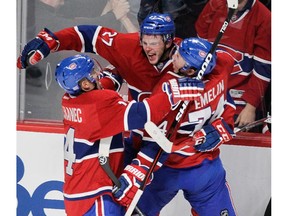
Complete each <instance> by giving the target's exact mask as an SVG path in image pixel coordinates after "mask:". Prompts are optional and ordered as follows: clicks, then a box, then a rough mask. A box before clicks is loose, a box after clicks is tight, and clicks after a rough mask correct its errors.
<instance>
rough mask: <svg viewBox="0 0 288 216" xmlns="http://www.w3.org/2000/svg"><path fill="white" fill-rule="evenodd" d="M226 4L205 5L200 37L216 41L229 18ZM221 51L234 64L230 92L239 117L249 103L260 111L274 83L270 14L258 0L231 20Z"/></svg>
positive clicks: (199, 24) (220, 1) (213, 1)
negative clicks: (232, 59)
mask: <svg viewBox="0 0 288 216" xmlns="http://www.w3.org/2000/svg"><path fill="white" fill-rule="evenodd" d="M226 3H227V1H226V0H211V1H209V3H208V4H206V6H205V7H204V9H203V11H202V12H201V14H200V15H199V17H198V20H197V22H196V24H195V27H196V30H197V34H198V36H199V37H201V38H205V39H208V40H209V41H214V39H215V37H216V36H217V34H218V32H219V30H220V29H221V27H222V25H223V22H224V20H225V18H226V17H227V11H228V9H227V6H226ZM219 48H220V49H222V50H225V51H226V52H228V53H230V55H231V56H232V57H233V58H234V60H235V65H234V69H233V72H232V73H231V76H230V78H229V86H228V88H229V89H230V93H231V96H232V97H233V99H234V101H235V104H236V105H237V111H236V114H238V113H239V112H240V111H241V110H242V109H243V107H244V106H245V104H246V102H248V103H250V104H251V105H253V106H255V107H256V108H257V107H258V106H259V105H260V103H261V101H262V99H263V97H264V95H265V91H266V89H267V87H268V85H269V83H270V80H271V12H270V11H269V10H268V9H267V8H266V7H265V6H264V5H263V4H262V3H261V2H259V1H258V0H248V3H247V5H246V6H245V8H244V10H243V11H239V12H238V13H237V14H236V15H234V16H233V17H232V19H231V21H230V23H229V25H228V27H227V29H226V31H225V33H224V35H223V37H222V39H221V40H220V44H219Z"/></svg>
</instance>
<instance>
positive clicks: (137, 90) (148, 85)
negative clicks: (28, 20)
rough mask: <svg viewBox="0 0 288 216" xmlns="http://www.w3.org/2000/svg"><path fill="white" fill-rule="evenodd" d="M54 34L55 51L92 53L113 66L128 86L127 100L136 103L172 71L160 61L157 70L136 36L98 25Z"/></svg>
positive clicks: (165, 63) (171, 68) (69, 29)
mask: <svg viewBox="0 0 288 216" xmlns="http://www.w3.org/2000/svg"><path fill="white" fill-rule="evenodd" d="M55 35H56V36H57V37H58V39H59V41H60V47H59V49H58V51H60V50H76V51H79V52H90V53H96V54H98V55H100V56H101V57H103V58H104V59H106V60H107V61H109V62H110V63H111V64H112V65H114V66H115V67H116V68H117V71H118V73H119V75H120V76H121V77H122V78H123V79H124V80H126V82H127V84H128V89H129V96H130V98H131V97H132V98H133V99H134V100H136V101H142V100H143V98H145V97H148V96H149V95H150V94H151V92H152V89H153V87H154V86H155V85H156V84H157V82H158V81H159V79H160V78H161V77H162V76H163V75H164V74H165V73H166V72H167V71H169V70H173V67H172V61H171V60H168V61H167V62H164V63H163V65H161V69H158V68H157V67H156V66H153V65H151V64H150V63H149V61H148V59H147V57H146V55H145V53H144V52H143V50H142V46H140V38H139V33H128V34H127V33H119V32H116V31H114V30H112V29H109V28H105V27H102V26H96V25H95V26H87V25H83V26H75V27H71V28H66V29H63V30H60V31H58V32H56V33H55ZM179 40H180V39H175V42H176V41H179Z"/></svg>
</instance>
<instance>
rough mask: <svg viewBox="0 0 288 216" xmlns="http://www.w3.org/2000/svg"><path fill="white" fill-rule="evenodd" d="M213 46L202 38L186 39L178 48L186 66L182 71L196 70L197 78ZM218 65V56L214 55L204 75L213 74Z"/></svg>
mask: <svg viewBox="0 0 288 216" xmlns="http://www.w3.org/2000/svg"><path fill="white" fill-rule="evenodd" d="M211 47H212V44H211V43H210V42H209V41H207V40H204V39H201V38H196V37H194V38H193V37H192V38H187V39H184V40H183V41H182V42H181V43H180V46H179V48H178V52H179V54H180V55H181V56H182V58H183V59H184V60H185V62H186V64H185V65H184V67H183V68H181V70H183V71H186V70H189V69H194V70H196V71H197V73H195V76H197V75H198V72H199V70H200V69H201V68H200V67H201V66H202V63H203V62H204V60H205V58H206V56H207V54H208V53H209V52H210V50H211ZM215 65H216V54H215V53H214V54H213V55H212V59H211V61H210V62H209V64H208V65H207V67H206V70H205V72H204V74H203V75H206V74H209V73H211V71H212V70H213V68H214V67H215Z"/></svg>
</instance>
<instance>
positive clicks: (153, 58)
mask: <svg viewBox="0 0 288 216" xmlns="http://www.w3.org/2000/svg"><path fill="white" fill-rule="evenodd" d="M147 57H148V59H149V61H155V60H156V54H147Z"/></svg>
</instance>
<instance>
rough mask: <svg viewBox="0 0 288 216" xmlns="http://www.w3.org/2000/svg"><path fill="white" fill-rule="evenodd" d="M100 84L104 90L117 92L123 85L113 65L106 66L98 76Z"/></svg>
mask: <svg viewBox="0 0 288 216" xmlns="http://www.w3.org/2000/svg"><path fill="white" fill-rule="evenodd" d="M100 83H101V86H102V87H103V88H104V89H110V90H114V91H117V92H119V91H120V89H121V86H122V83H123V79H122V77H121V76H119V75H118V74H117V70H116V68H115V67H114V66H113V65H108V66H106V67H105V68H104V69H103V71H102V72H101V74H100Z"/></svg>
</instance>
